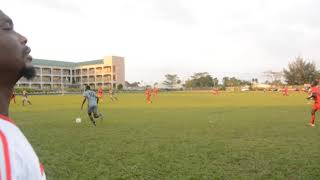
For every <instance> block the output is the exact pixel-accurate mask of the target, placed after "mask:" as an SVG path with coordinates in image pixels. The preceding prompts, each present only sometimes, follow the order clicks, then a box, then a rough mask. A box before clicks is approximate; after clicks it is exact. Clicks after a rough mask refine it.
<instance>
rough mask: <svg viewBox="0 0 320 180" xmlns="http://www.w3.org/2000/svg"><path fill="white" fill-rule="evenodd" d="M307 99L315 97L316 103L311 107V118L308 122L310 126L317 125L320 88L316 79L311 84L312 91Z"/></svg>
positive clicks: (319, 108)
mask: <svg viewBox="0 0 320 180" xmlns="http://www.w3.org/2000/svg"><path fill="white" fill-rule="evenodd" d="M307 99H313V100H314V105H313V106H312V109H311V120H310V122H309V123H308V125H309V126H311V127H315V124H314V122H315V120H316V112H317V111H318V110H320V89H319V86H318V82H316V81H314V82H313V83H312V85H311V92H310V94H309V97H308V98H307Z"/></svg>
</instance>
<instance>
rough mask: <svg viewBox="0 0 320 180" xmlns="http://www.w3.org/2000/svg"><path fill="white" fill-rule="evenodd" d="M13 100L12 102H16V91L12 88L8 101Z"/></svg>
mask: <svg viewBox="0 0 320 180" xmlns="http://www.w3.org/2000/svg"><path fill="white" fill-rule="evenodd" d="M12 100H13V102H14V103H15V104H16V92H15V90H14V89H13V91H12V95H11V100H10V102H11V101H12Z"/></svg>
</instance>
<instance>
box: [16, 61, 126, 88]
mask: <svg viewBox="0 0 320 180" xmlns="http://www.w3.org/2000/svg"><path fill="white" fill-rule="evenodd" d="M32 64H33V65H34V67H35V68H36V72H37V75H36V77H35V78H34V79H33V80H31V81H28V80H27V79H25V78H21V79H20V80H19V81H18V82H17V84H16V86H17V87H25V88H33V89H42V90H46V89H48V90H50V89H63V88H72V87H73V88H80V87H82V86H84V85H90V86H91V87H92V88H97V87H99V86H101V87H103V88H113V89H115V88H117V86H118V85H119V84H122V85H123V86H125V65H124V58H123V57H118V56H108V57H105V58H104V59H99V60H93V61H85V62H79V63H73V62H65V61H53V60H44V59H33V61H32Z"/></svg>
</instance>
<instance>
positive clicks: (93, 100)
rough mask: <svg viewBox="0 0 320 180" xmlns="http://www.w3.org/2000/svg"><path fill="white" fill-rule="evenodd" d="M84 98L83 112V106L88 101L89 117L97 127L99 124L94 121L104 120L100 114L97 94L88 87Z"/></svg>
mask: <svg viewBox="0 0 320 180" xmlns="http://www.w3.org/2000/svg"><path fill="white" fill-rule="evenodd" d="M83 97H84V99H83V101H82V105H81V110H83V105H84V103H85V102H86V101H87V100H88V115H89V118H90V120H91V122H92V123H93V125H94V126H96V125H97V124H96V121H95V120H94V119H95V118H101V120H103V116H102V114H101V113H98V102H99V98H98V97H97V95H96V93H95V92H94V91H92V90H91V89H90V86H88V85H87V86H86V90H85V92H84V93H83ZM92 114H93V116H92Z"/></svg>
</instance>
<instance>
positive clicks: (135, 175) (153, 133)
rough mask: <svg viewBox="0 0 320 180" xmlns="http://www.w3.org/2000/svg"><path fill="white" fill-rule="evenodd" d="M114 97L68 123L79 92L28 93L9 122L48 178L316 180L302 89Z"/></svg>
mask: <svg viewBox="0 0 320 180" xmlns="http://www.w3.org/2000/svg"><path fill="white" fill-rule="evenodd" d="M118 97H119V99H120V100H119V101H118V102H110V101H109V100H108V99H106V100H105V101H104V102H103V104H101V105H100V109H101V111H102V112H103V113H104V115H105V120H104V121H103V122H98V125H97V127H93V126H92V125H91V123H90V121H89V119H88V117H87V116H86V115H85V111H84V112H83V113H82V115H81V117H82V123H81V124H76V123H75V118H76V117H78V116H79V114H80V113H79V112H80V105H81V101H82V97H81V96H80V95H79V96H76V95H74V96H71V95H70V96H69V95H68V96H66V95H65V96H32V97H31V101H32V102H33V104H34V105H33V106H26V107H22V106H21V103H20V102H18V103H19V104H17V105H14V104H13V105H12V106H11V110H10V112H11V118H12V119H13V120H14V121H15V122H16V124H17V125H18V126H19V127H20V128H21V129H22V131H23V132H24V133H25V135H26V136H27V138H28V139H29V140H30V142H31V144H32V145H33V147H34V149H35V151H36V152H37V154H38V156H39V157H40V159H41V162H42V163H43V164H44V166H45V171H46V175H47V179H49V180H61V179H68V180H69V179H84V180H95V179H320V128H319V127H320V126H319V127H316V128H311V127H307V126H305V124H306V123H307V122H308V120H309V111H310V105H308V102H307V101H306V100H305V97H306V94H302V93H301V94H298V93H296V94H291V95H290V96H289V97H283V96H282V95H281V94H277V93H222V94H221V95H220V96H213V95H211V94H208V93H160V94H159V97H158V98H157V99H156V100H155V101H154V103H153V104H152V105H150V104H147V103H145V101H144V95H143V94H142V93H141V94H119V95H118ZM19 100H20V99H19V97H18V101H19ZM319 115H320V114H319ZM318 119H319V120H320V117H319V118H318ZM317 125H320V123H319V121H317Z"/></svg>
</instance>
